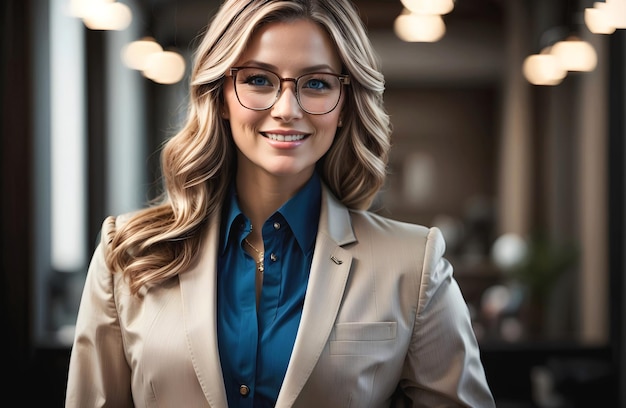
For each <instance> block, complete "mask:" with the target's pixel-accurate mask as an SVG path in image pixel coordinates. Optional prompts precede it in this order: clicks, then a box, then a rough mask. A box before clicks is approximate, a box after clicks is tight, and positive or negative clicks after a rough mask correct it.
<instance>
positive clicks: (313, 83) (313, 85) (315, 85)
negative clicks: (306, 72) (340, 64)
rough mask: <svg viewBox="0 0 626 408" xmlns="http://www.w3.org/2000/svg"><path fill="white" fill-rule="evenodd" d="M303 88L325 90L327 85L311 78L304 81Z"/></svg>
mask: <svg viewBox="0 0 626 408" xmlns="http://www.w3.org/2000/svg"><path fill="white" fill-rule="evenodd" d="M304 87H305V88H310V89H319V90H321V89H326V88H328V83H327V82H325V81H323V80H321V79H318V78H312V79H309V80H307V81H306V83H305V84H304Z"/></svg>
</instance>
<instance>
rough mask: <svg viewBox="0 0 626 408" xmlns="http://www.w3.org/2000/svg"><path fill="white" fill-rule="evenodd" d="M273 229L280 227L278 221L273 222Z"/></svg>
mask: <svg viewBox="0 0 626 408" xmlns="http://www.w3.org/2000/svg"><path fill="white" fill-rule="evenodd" d="M274 229H275V230H279V229H280V222H275V223H274Z"/></svg>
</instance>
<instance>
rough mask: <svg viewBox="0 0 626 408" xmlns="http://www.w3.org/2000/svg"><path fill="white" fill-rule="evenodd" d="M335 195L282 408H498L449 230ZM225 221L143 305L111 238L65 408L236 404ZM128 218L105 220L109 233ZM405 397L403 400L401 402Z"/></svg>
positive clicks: (86, 309)
mask: <svg viewBox="0 0 626 408" xmlns="http://www.w3.org/2000/svg"><path fill="white" fill-rule="evenodd" d="M322 197H323V198H322V208H321V217H320V225H319V232H318V235H317V240H316V243H315V252H314V255H313V261H312V265H311V272H310V279H309V285H308V288H307V293H306V298H305V301H304V306H303V310H302V319H301V323H300V327H299V329H298V333H297V337H296V341H295V345H294V348H293V352H292V355H291V360H290V362H289V366H288V368H287V373H286V375H285V379H284V382H283V384H282V388H281V390H280V393H279V396H278V401H277V403H276V407H280V408H284V407H298V408H304V407H311V408H320V407H325V408H329V407H342V408H343V407H358V408H362V407H388V406H398V407H399V406H403V407H404V406H413V407H455V406H469V407H480V408H488V407H493V406H494V402H493V398H492V395H491V392H490V390H489V387H488V385H487V381H486V378H485V373H484V370H483V366H482V364H481V361H480V355H479V349H478V345H477V342H476V339H475V337H474V333H473V330H472V327H471V323H470V318H469V313H468V309H467V307H466V304H465V302H464V300H463V297H462V295H461V292H460V290H459V287H458V285H457V283H456V282H455V280H454V279H453V276H452V267H451V266H450V264H449V263H448V262H447V261H446V259H445V258H443V257H442V256H443V253H444V249H445V244H444V240H443V238H442V236H441V233H440V231H439V230H438V229H436V228H431V229H428V228H425V227H420V226H416V225H410V224H404V223H400V222H397V221H392V220H389V219H385V218H382V217H379V216H377V215H374V214H372V213H369V212H365V211H350V210H348V209H347V208H346V207H344V206H343V205H342V204H341V203H339V202H338V201H337V200H336V199H335V198H334V197H333V196H332V194H330V193H329V191H328V190H327V189H326V188H325V187H324V190H323V194H322ZM121 218H122V217H118V220H117V223H118V225H119V223H120V222H123V220H121ZM218 218H219V217H215V219H213V220H211V224H210V227H209V228H208V229H207V237H206V238H207V239H206V240H205V244H204V247H203V249H202V251H201V253H199V254H198V258H199V259H198V262H197V263H196V264H195V266H193V267H192V268H191V269H189V270H187V271H185V272H184V273H181V274H180V275H179V276H178V278H177V279H172V280H170V281H168V282H166V283H163V284H161V285H159V286H156V287H152V288H150V289H149V290H144V291H143V293H142V294H143V298H137V297H133V296H131V295H130V294H129V290H128V286H127V285H126V283H125V281H124V280H123V279H122V277H121V275H120V274H119V273H115V274H112V273H111V271H109V270H108V269H107V267H106V266H105V263H104V258H103V252H104V251H103V249H104V247H105V246H106V244H107V243H106V242H105V241H102V242H101V243H100V245H99V246H98V248H97V249H96V251H95V253H94V256H93V259H92V261H91V264H90V267H89V271H88V274H87V278H86V282H85V287H84V293H83V296H82V300H81V305H80V310H79V313H78V318H77V322H76V335H75V340H74V345H73V348H72V354H71V359H70V368H69V375H68V384H67V395H66V407H80V408H86V407H104V406H107V407H131V406H137V407H184V408H195V407H213V408H219V407H227V402H226V392H225V389H224V383H223V381H222V373H221V367H220V358H219V352H218V347H217V334H216V321H217V319H216V301H215V300H216V275H217V270H216V261H217V248H218V242H219V223H220V220H219V219H218ZM115 223H116V221H115V219H114V218H111V217H110V218H108V219H107V220H106V221H105V222H104V224H103V231H102V237H106V236H107V235H108V232H109V231H110V230H111V229H112V228H115ZM398 387H399V388H398ZM397 389H402V390H403V394H404V395H405V396H406V397H405V398H404V400H401V399H399V398H397V395H398V394H399V393H395V395H396V397H393V395H394V392H395V391H396V390H397Z"/></svg>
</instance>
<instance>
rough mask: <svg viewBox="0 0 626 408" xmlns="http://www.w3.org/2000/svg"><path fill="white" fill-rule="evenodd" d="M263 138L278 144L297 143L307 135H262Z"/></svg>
mask: <svg viewBox="0 0 626 408" xmlns="http://www.w3.org/2000/svg"><path fill="white" fill-rule="evenodd" d="M262 135H263V136H265V137H267V138H268V139H270V140H275V141H277V142H297V141H299V140H302V139H304V138H305V137H307V135H305V134H297V135H278V134H275V133H262Z"/></svg>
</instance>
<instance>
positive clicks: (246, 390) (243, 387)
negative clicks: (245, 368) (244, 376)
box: [239, 384, 250, 397]
mask: <svg viewBox="0 0 626 408" xmlns="http://www.w3.org/2000/svg"><path fill="white" fill-rule="evenodd" d="M239 394H240V395H241V396H242V397H247V396H248V394H250V387H248V386H247V385H245V384H241V385H240V386H239Z"/></svg>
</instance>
